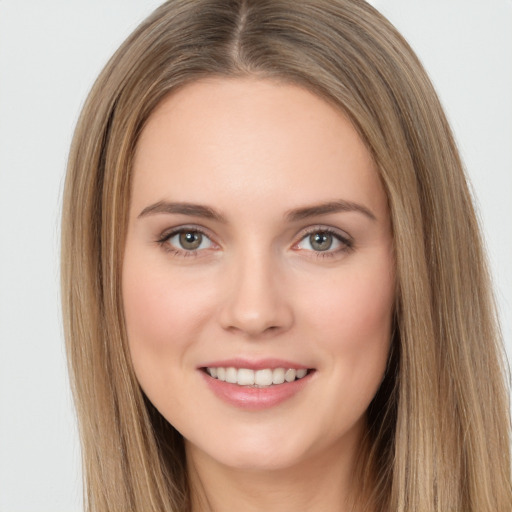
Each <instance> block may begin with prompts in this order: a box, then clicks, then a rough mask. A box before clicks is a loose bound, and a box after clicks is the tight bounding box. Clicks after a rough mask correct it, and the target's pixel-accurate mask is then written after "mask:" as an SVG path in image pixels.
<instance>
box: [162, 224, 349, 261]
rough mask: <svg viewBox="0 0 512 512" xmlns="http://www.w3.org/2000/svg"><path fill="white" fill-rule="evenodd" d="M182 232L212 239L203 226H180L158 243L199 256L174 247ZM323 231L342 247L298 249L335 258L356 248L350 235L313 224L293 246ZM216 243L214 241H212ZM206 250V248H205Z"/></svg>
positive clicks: (175, 252)
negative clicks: (315, 249)
mask: <svg viewBox="0 0 512 512" xmlns="http://www.w3.org/2000/svg"><path fill="white" fill-rule="evenodd" d="M182 233H199V234H201V235H202V236H204V237H206V238H208V240H210V241H211V237H210V236H209V235H208V234H207V233H206V232H205V231H204V230H202V229H201V228H199V227H196V226H194V227H187V226H184V227H180V228H177V229H173V230H172V231H166V232H164V233H162V235H161V236H160V237H159V238H158V239H157V241H156V242H157V243H158V244H159V245H160V246H161V247H162V248H163V249H164V250H165V251H166V252H168V253H170V254H172V255H175V256H179V257H185V258H190V257H198V256H199V255H200V253H201V250H186V249H177V248H176V247H173V246H172V245H170V244H169V243H168V242H169V240H170V239H171V238H173V237H174V236H176V235H180V234H182ZM317 233H322V234H326V235H330V236H332V237H333V238H334V239H336V240H337V241H338V242H340V243H341V245H342V247H340V248H338V249H336V250H330V249H327V250H325V251H314V250H307V249H298V250H307V252H310V253H312V257H315V258H333V257H335V256H337V255H339V254H344V253H349V252H351V251H352V250H353V249H354V242H353V241H352V240H351V239H350V238H349V237H348V236H343V235H342V234H340V233H339V232H338V231H337V230H334V229H332V228H328V227H323V226H313V227H310V228H307V230H304V231H303V232H302V233H301V234H300V238H299V241H298V242H297V243H295V244H294V245H293V247H296V246H298V245H299V244H300V243H301V242H302V241H303V240H305V239H306V238H307V237H308V236H311V235H314V234H317ZM212 244H214V242H212ZM203 250H204V249H203Z"/></svg>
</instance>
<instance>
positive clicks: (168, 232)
mask: <svg viewBox="0 0 512 512" xmlns="http://www.w3.org/2000/svg"><path fill="white" fill-rule="evenodd" d="M186 232H196V233H200V234H201V235H202V236H204V237H206V238H207V239H208V240H209V241H210V242H211V244H212V245H213V248H218V247H219V244H218V243H217V242H216V241H215V240H214V237H212V235H211V234H210V233H209V231H208V230H206V229H205V228H203V227H201V226H196V225H193V224H192V225H191V224H187V225H181V226H175V227H173V228H168V229H165V230H164V231H162V232H161V234H160V235H159V236H158V237H157V240H156V243H157V244H159V245H160V246H162V247H163V248H164V249H165V250H166V251H168V252H171V253H173V254H176V255H181V256H199V253H201V252H204V251H206V250H207V249H196V250H186V249H180V248H178V247H175V246H171V245H170V244H167V243H166V242H168V241H169V240H170V239H171V238H173V237H174V236H176V235H179V234H180V233H186ZM208 249H210V248H208Z"/></svg>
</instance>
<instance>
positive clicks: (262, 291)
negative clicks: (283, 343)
mask: <svg viewBox="0 0 512 512" xmlns="http://www.w3.org/2000/svg"><path fill="white" fill-rule="evenodd" d="M226 283H227V284H228V286H227V289H226V296H225V300H224V301H223V306H222V310H221V312H220V323H221V325H222V327H223V328H224V329H226V330H228V331H231V332H237V333H240V334H243V335H245V336H247V337H249V338H257V337H261V336H267V335H270V334H274V335H275V334H277V333H281V332H285V331H287V330H288V329H290V327H291V326H292V325H293V322H294V318H293V310H292V307H291V300H290V299H291V297H290V295H289V290H288V289H287V286H286V283H285V280H284V278H283V274H282V272H280V269H279V265H278V264H277V263H276V262H275V261H273V259H272V257H271V256H270V255H262V254H254V253H253V254H251V255H247V254H245V255H240V258H239V260H238V261H237V262H236V263H234V264H233V266H232V269H231V271H230V272H229V275H227V276H226Z"/></svg>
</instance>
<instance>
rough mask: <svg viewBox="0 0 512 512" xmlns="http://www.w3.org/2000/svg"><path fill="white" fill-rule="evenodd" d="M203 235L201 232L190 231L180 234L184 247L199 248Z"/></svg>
mask: <svg viewBox="0 0 512 512" xmlns="http://www.w3.org/2000/svg"><path fill="white" fill-rule="evenodd" d="M202 239H203V235H201V233H197V232H193V231H188V232H187V233H181V234H180V244H181V246H182V247H183V248H184V249H188V250H192V249H197V248H198V247H199V246H200V245H201V241H202Z"/></svg>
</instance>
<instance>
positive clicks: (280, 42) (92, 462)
mask: <svg viewBox="0 0 512 512" xmlns="http://www.w3.org/2000/svg"><path fill="white" fill-rule="evenodd" d="M212 75H216V76H225V77H237V76H256V77H259V78H263V79H269V80H274V79H277V80H285V81H288V82H290V83H295V84H298V85H301V86H303V87H305V88H307V89H309V90H310V91H312V92H314V93H316V94H318V95H320V96H321V97H323V98H325V99H327V100H328V101H330V102H331V103H332V104H333V105H335V106H336V107H337V108H341V109H342V110H343V111H344V112H345V114H346V115H347V116H349V118H350V119H351V120H352V122H353V124H354V126H355V127H356V128H357V130H358V131H359V133H360V135H361V137H362V139H363V140H364V141H365V143H366V145H367V147H368V149H369V151H370V152H371V153H372V155H373V157H374V159H375V162H376V163H377V166H378V169H379V171H380V174H381V178H382V181H383V183H384V186H385V189H386V192H387V195H388V200H389V206H390V212H391V218H392V223H393V233H394V242H395V251H396V266H397V269H396V273H397V298H396V328H395V334H394V339H393V349H392V354H391V358H390V363H389V368H388V371H387V373H386V378H385V380H384V382H383V384H382V386H381V388H380V390H379V392H378V393H377V396H376V397H375V399H374V400H373V402H372V404H371V405H370V408H369V411H368V424H369V432H368V442H369V445H370V449H369V455H368V457H367V458H366V459H365V464H364V467H363V468H362V471H363V473H362V478H363V479H364V480H367V481H368V482H371V484H368V486H367V488H365V489H363V491H364V494H365V495H366V498H367V503H368V504H369V505H368V507H370V508H371V509H372V510H375V511H382V512H384V511H390V510H393V511H396V512H412V511H414V512H418V511H420V512H434V511H435V512H447V511H465V512H477V511H478V512H496V511H506V510H512V491H511V478H510V420H509V414H508V397H507V389H506V386H505V380H504V367H503V354H502V347H501V343H500V336H499V329H498V326H497V319H496V314H495V307H494V303H493V298H492V293H491V289H490V285H489V276H488V271H487V268H486V263H485V258H484V255H483V253H482V241H481V238H480V234H479V229H478V224H477V220H476V218H475V213H474V210H473V206H472V203H471V198H470V194H469V192H468V187H467V183H466V179H465V176H464V172H463V169H462V165H461V161H460V158H459V156H458V153H457V149H456V147H455V143H454V140H453V137H452V134H451V131H450V128H449V126H448V124H447V121H446V118H445V116H444V113H443V111H442V108H441V106H440V104H439V101H438V99H437V96H436V94H435V92H434V90H433V87H432V85H431V83H430V81H429V79H428V77H427V75H426V74H425V72H424V70H423V68H422V66H421V64H420V63H419V61H418V59H417V58H416V56H415V55H414V53H413V52H412V50H411V49H410V47H409V46H408V45H407V43H406V42H405V41H404V39H403V38H402V37H401V36H400V35H399V34H398V33H397V31H396V30H395V29H394V27H393V26H392V25H391V24H390V23H389V22H388V21H387V20H386V19H385V18H383V17H382V16H381V15H380V14H379V13H378V12H377V11H376V10H375V9H373V8H372V7H371V6H369V5H368V4H366V3H365V2H364V1H362V0H304V1H300V2H296V1H294V0H258V1H251V0H174V1H170V2H167V3H165V4H163V5H162V6H161V7H160V8H158V9H157V10H156V11H155V12H154V13H153V14H152V15H151V16H150V17H149V18H148V19H147V20H146V21H144V22H143V23H142V24H141V25H140V26H139V27H138V28H137V29H136V30H135V32H134V33H133V34H132V35H131V36H130V37H129V38H128V39H127V40H126V42H125V43H124V44H123V45H122V46H121V48H120V49H119V50H118V51H117V53H116V54H115V55H114V56H113V57H112V59H111V60H110V62H109V63H108V64H107V66H106V67H105V69H104V70H103V72H102V73H101V75H100V76H99V78H98V80H97V82H96V84H95V85H94V87H93V89H92V91H91V93H90V95H89V98H88V100H87V102H86V104H85V106H84V109H83V112H82V115H81V117H80V120H79V123H78V126H77V128H76V132H75V136H74V139H73V144H72V148H71V153H70V157H69V166H68V174H67V178H66V186H65V193H64V209H63V228H62V229H63V234H62V300H63V309H64V324H65V334H66V342H67V350H68V357H69V367H70V373H71V379H72V383H73V391H74V397H75V402H76V407H77V411H78V417H79V427H80V435H81V442H82V450H83V465H84V466H83V469H84V475H85V494H86V502H87V510H88V511H90V512H107V511H109V512H113V511H127V510H130V511H133V512H135V511H141V512H142V511H143V512H150V511H154V512H156V511H158V512H162V511H167V512H170V511H175V512H177V511H184V510H188V509H189V506H190V505H189V490H188V488H187V475H186V467H185V458H184V452H183V443H182V439H181V437H180V435H179V434H178V433H177V432H176V431H175V430H174V428H173V427H172V426H171V425H169V424H168V423H167V422H166V421H165V420H164V419H163V418H162V416H161V415H160V414H159V413H158V411H156V409H155V408H154V407H153V406H152V404H151V403H149V401H148V400H147V399H146V398H145V397H144V395H143V393H142V392H141V390H140V388H139V386H138V383H137V381H136V379H135V376H134V372H133V369H132V366H131V361H130V354H129V351H128V347H127V342H126V333H125V327H124V318H123V307H122V300H121V285H120V283H121V279H120V277H121V264H122V257H123V247H124V236H125V231H126V223H127V212H128V206H129V200H130V183H131V167H132V160H133V156H134V151H135V147H136V144H137V139H138V137H139V135H140V133H141V130H142V129H143V127H144V125H145V123H146V121H147V119H148V118H149V116H150V115H151V113H152V111H153V110H154V108H155V107H156V106H157V105H158V104H159V103H160V101H161V100H162V99H163V98H164V97H165V96H166V95H168V94H169V93H170V92H171V91H175V90H176V89H177V88H178V87H183V86H184V85H186V84H187V83H190V82H192V81H194V80H197V79H199V78H201V77H204V76H212Z"/></svg>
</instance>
